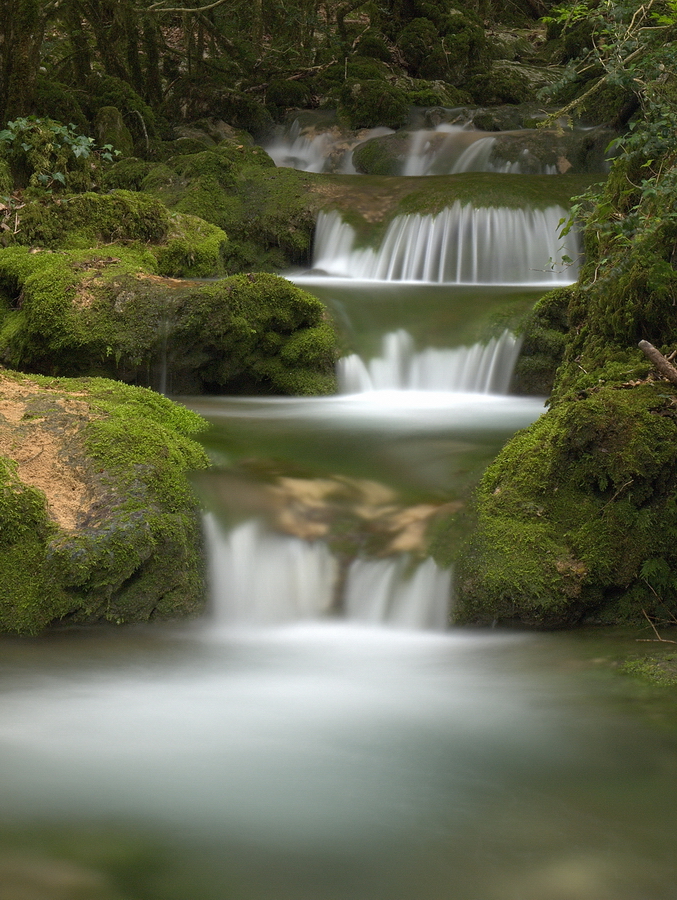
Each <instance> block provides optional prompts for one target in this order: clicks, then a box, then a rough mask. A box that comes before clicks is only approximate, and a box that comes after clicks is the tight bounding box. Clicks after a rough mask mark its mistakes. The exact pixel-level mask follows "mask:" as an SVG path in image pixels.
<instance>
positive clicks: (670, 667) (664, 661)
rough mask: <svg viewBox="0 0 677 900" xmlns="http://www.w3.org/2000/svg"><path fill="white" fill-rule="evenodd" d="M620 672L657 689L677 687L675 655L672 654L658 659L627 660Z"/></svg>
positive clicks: (676, 656)
mask: <svg viewBox="0 0 677 900" xmlns="http://www.w3.org/2000/svg"><path fill="white" fill-rule="evenodd" d="M620 671H621V672H622V673H623V674H624V675H632V676H633V677H635V678H638V679H640V680H641V681H645V682H649V684H653V685H657V686H658V687H669V688H674V687H677V655H675V654H674V653H666V654H664V655H663V656H661V657H659V658H652V657H649V658H648V659H647V658H639V659H628V660H626V661H625V662H624V663H623V665H622V666H621V667H620Z"/></svg>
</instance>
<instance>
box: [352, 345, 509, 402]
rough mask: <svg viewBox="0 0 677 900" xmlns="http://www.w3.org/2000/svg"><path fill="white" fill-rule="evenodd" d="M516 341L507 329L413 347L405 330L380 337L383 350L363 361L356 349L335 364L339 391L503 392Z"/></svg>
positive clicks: (504, 392)
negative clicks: (466, 342) (480, 339)
mask: <svg viewBox="0 0 677 900" xmlns="http://www.w3.org/2000/svg"><path fill="white" fill-rule="evenodd" d="M520 343H521V342H520V340H519V338H517V337H515V335H514V334H512V333H511V332H509V331H504V332H503V334H502V335H501V336H500V337H498V338H491V340H490V341H488V342H487V343H486V344H480V343H478V344H473V345H472V346H470V347H457V348H454V349H436V348H432V347H428V348H427V349H425V350H420V351H416V349H415V347H414V341H413V338H412V337H411V335H410V334H409V333H408V332H407V331H405V330H404V329H399V330H398V331H393V332H390V333H389V334H386V335H385V336H384V338H383V345H382V351H381V355H380V356H377V357H374V358H373V359H371V360H369V361H368V362H365V361H364V360H363V359H362V357H361V356H359V355H358V354H356V353H353V354H351V355H350V356H346V357H343V358H342V359H340V360H339V362H338V366H337V376H338V383H339V391H340V392H341V393H342V394H359V393H363V392H365V391H379V390H417V391H449V392H459V393H464V392H465V393H478V394H507V393H508V389H509V387H510V379H511V377H512V373H513V371H514V368H515V363H516V362H517V357H518V356H519V350H520Z"/></svg>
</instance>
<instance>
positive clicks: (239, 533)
mask: <svg viewBox="0 0 677 900" xmlns="http://www.w3.org/2000/svg"><path fill="white" fill-rule="evenodd" d="M205 536H206V540H207V546H208V549H209V558H210V560H211V573H210V575H211V584H212V608H213V616H214V618H215V619H216V621H217V623H219V624H222V625H226V626H235V627H252V626H257V627H262V626H270V625H280V624H284V623H291V622H298V621H308V620H317V619H321V618H326V617H327V616H330V615H338V616H340V617H341V618H343V619H345V620H348V621H353V622H362V623H365V624H374V625H388V626H392V627H396V628H407V629H415V630H428V631H431V630H432V631H442V630H444V629H445V628H446V626H447V620H448V616H449V606H450V593H451V571H449V570H444V569H440V568H439V567H438V566H437V565H436V564H435V563H434V561H433V560H432V559H426V560H424V561H423V562H414V561H412V560H411V558H410V557H409V555H408V554H398V555H397V556H392V557H387V558H385V559H360V558H356V559H354V560H353V561H352V562H351V564H350V565H349V567H348V569H347V572H346V573H345V577H344V578H343V579H342V578H340V567H339V563H338V560H337V559H336V557H335V556H334V555H333V554H332V552H331V551H330V549H329V548H328V546H327V545H326V544H325V543H324V542H323V541H321V540H316V541H307V540H303V539H301V538H298V537H292V536H289V535H283V534H277V533H273V532H271V531H269V530H268V529H267V528H266V527H265V526H264V525H263V524H262V523H261V522H259V521H257V520H249V521H247V522H244V523H242V524H241V525H238V526H237V527H235V528H233V529H231V530H230V531H228V532H225V531H223V530H222V529H221V527H220V526H219V525H218V523H217V522H216V520H215V519H214V518H213V517H212V516H207V517H206V518H205Z"/></svg>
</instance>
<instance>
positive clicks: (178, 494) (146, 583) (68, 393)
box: [0, 373, 207, 633]
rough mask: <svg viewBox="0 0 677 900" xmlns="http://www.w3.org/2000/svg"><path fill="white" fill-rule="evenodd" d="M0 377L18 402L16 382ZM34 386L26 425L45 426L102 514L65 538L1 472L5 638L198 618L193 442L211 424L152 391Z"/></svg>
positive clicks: (0, 599)
mask: <svg viewBox="0 0 677 900" xmlns="http://www.w3.org/2000/svg"><path fill="white" fill-rule="evenodd" d="M3 376H4V378H5V380H7V378H8V377H13V378H14V379H15V380H16V381H17V389H18V391H19V392H20V391H21V387H22V379H21V377H20V376H11V375H8V373H3ZM30 384H31V387H30V390H29V391H28V393H27V394H26V406H27V413H28V416H27V419H28V420H30V419H33V418H36V419H37V420H38V421H39V422H40V423H42V424H41V425H40V427H41V428H42V429H44V430H46V431H47V432H48V433H49V435H50V440H51V441H52V442H53V443H54V445H55V446H56V447H57V448H58V452H59V454H60V456H61V458H62V459H63V464H64V465H66V466H71V467H73V466H74V467H75V468H76V470H77V471H78V472H79V474H80V477H81V478H84V479H85V481H86V482H87V484H88V488H89V490H90V491H91V492H92V493H93V494H94V495H95V496H96V498H97V502H96V503H95V504H93V505H91V508H90V509H88V510H83V515H82V516H81V519H80V522H79V523H78V524H77V525H76V527H75V529H73V530H69V531H66V530H63V529H62V528H60V527H58V526H57V525H56V524H55V523H54V522H51V521H50V520H49V518H48V516H47V512H46V504H45V498H44V496H43V495H42V494H41V492H39V491H36V490H34V489H32V488H29V487H26V486H25V485H22V484H21V483H20V482H19V481H18V479H17V478H16V475H15V474H14V471H13V468H12V465H11V463H10V464H8V463H7V462H6V461H3V460H0V477H1V478H2V488H1V492H0V497H1V498H2V500H1V504H0V518H1V520H2V539H1V540H0V571H1V572H2V573H3V585H5V588H4V589H3V591H2V592H0V629H2V630H4V631H18V632H21V633H25V632H29V633H35V632H37V631H39V630H41V629H42V628H44V627H46V626H47V625H49V624H50V623H51V622H54V621H55V620H56V621H58V620H67V621H68V622H91V621H100V620H106V621H110V622H114V623H117V624H121V623H123V622H139V621H146V620H148V619H149V618H154V619H155V618H159V619H166V618H176V617H178V616H185V615H191V614H194V613H196V612H197V611H199V610H200V609H201V608H202V605H203V603H204V583H203V571H204V561H203V558H202V550H201V546H202V543H201V533H200V522H199V517H198V509H197V504H196V501H195V498H194V496H193V493H192V490H191V487H190V484H189V482H188V477H187V476H188V473H189V472H191V471H193V470H195V469H200V468H204V467H205V466H206V465H207V460H206V457H205V454H204V451H203V450H202V448H201V447H200V446H199V445H198V444H197V443H196V442H195V441H194V440H193V439H192V435H194V434H196V433H197V432H199V431H201V430H202V429H204V428H205V427H206V423H205V422H204V421H203V420H202V419H201V418H200V417H199V416H197V415H196V414H194V413H192V412H190V411H189V410H186V409H185V408H183V407H179V406H177V405H176V404H173V403H171V402H170V401H169V400H167V399H166V398H164V397H161V396H159V395H157V394H155V393H153V392H151V391H146V390H143V389H140V388H133V387H129V386H127V385H122V384H119V383H115V382H111V381H106V380H103V379H83V380H80V381H72V380H67V379H61V380H55V379H45V378H41V377H40V376H32V377H31V379H30ZM36 385H37V388H38V390H37V392H36V389H35V388H36ZM74 397H75V398H76V408H75V409H74V410H73V411H72V412H71V411H70V403H72V401H73V398H74ZM83 403H84V404H86V406H87V413H86V414H84V413H83V412H82V405H83ZM33 410H34V411H35V413H36V415H35V416H34V415H32V412H33ZM85 513H86V515H85Z"/></svg>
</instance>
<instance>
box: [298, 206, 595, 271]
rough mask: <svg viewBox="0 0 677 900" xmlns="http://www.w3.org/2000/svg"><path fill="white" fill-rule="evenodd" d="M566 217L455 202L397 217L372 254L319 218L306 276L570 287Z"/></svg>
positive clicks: (335, 216)
mask: <svg viewBox="0 0 677 900" xmlns="http://www.w3.org/2000/svg"><path fill="white" fill-rule="evenodd" d="M567 218H568V216H567V212H566V210H564V209H562V208H561V207H559V206H550V207H548V208H547V209H544V210H537V209H527V210H523V209H509V208H506V207H498V208H486V209H484V208H473V207H472V206H470V205H462V204H461V203H460V202H458V201H456V202H455V203H454V204H453V206H451V207H449V208H447V209H444V210H443V211H442V212H440V213H438V214H437V215H413V214H412V215H406V216H397V217H396V218H395V219H393V221H392V222H391V223H390V224H389V225H388V228H387V230H386V232H385V234H384V236H383V238H382V240H381V242H380V245H379V246H378V247H377V248H372V247H359V246H357V240H356V234H355V231H354V229H353V228H352V226H351V225H349V224H348V223H346V222H344V221H343V220H342V218H341V216H340V214H339V213H338V212H335V211H332V212H329V213H324V212H320V214H319V216H318V220H317V228H316V234H315V245H314V252H313V269H314V270H315V271H318V272H323V273H325V274H327V275H329V276H334V277H340V278H351V279H355V280H363V281H399V282H424V283H429V284H487V285H490V284H502V285H551V286H555V285H558V284H559V285H565V284H571V282H573V281H575V280H576V277H577V274H578V258H579V250H578V244H577V239H576V236H575V234H574V233H573V232H570V233H569V234H568V235H566V236H563V237H560V236H559V233H560V229H561V223H562V222H563V221H566V220H567Z"/></svg>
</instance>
